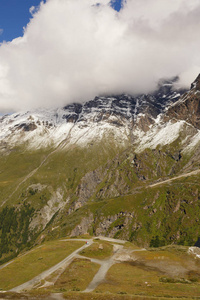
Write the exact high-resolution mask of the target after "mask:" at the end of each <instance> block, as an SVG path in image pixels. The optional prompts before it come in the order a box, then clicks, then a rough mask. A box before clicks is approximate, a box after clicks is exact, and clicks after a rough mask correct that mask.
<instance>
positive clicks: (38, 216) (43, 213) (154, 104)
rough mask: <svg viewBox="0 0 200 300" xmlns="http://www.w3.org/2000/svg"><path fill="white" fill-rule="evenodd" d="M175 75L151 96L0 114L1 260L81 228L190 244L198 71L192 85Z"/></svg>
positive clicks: (195, 222)
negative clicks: (181, 87) (180, 87)
mask: <svg viewBox="0 0 200 300" xmlns="http://www.w3.org/2000/svg"><path fill="white" fill-rule="evenodd" d="M176 80H177V78H173V79H172V80H168V81H161V82H160V83H159V86H158V89H157V91H155V92H154V93H152V94H149V95H138V96H135V97H133V96H130V95H112V96H104V97H96V98H95V99H93V100H90V101H87V102H84V103H76V104H71V105H67V106H66V107H64V108H56V109H53V108H52V109H50V110H45V109H38V110H37V111H31V112H19V113H15V114H13V115H7V116H4V117H2V118H1V119H0V151H1V156H0V190H1V194H0V202H1V210H0V251H1V254H0V255H1V263H2V262H4V261H6V260H9V259H10V258H12V257H14V256H16V255H17V254H18V253H20V252H21V251H23V250H24V249H28V248H31V247H32V246H33V245H37V244H40V243H41V242H42V241H44V240H45V241H47V240H52V239H57V238H61V237H66V236H72V237H73V236H78V235H82V234H85V233H89V234H91V235H105V236H109V237H114V238H120V239H125V240H128V241H131V242H135V243H137V244H138V245H139V246H164V245H168V244H180V245H190V246H192V245H194V244H195V243H196V242H197V240H198V238H199V236H200V232H199V215H200V202H199V177H200V173H198V170H199V151H200V147H199V141H200V134H199V129H200V128H199V114H200V110H199V100H200V77H199V76H198V77H197V79H196V80H195V81H194V83H193V84H192V86H191V89H190V90H189V91H176V90H175V88H174V87H175V85H174V83H175V82H176ZM193 171H196V172H193ZM191 172H193V173H191ZM168 179H173V180H168ZM156 183H159V184H157V185H154V184H156Z"/></svg>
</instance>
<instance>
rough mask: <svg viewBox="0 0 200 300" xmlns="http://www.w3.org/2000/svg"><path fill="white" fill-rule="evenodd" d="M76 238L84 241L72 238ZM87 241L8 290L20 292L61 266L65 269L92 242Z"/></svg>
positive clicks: (31, 286) (28, 288)
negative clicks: (47, 267) (31, 277)
mask: <svg viewBox="0 0 200 300" xmlns="http://www.w3.org/2000/svg"><path fill="white" fill-rule="evenodd" d="M77 240H78V241H84V242H86V240H82V239H73V241H77ZM67 241H70V240H67ZM87 241H88V243H87V244H85V245H83V246H82V247H80V248H78V249H77V250H75V251H74V252H72V253H71V254H70V255H69V256H67V257H66V258H65V259H63V260H62V261H61V262H59V263H58V264H56V265H55V266H53V267H51V268H50V269H48V270H46V271H44V272H43V273H41V274H39V275H37V276H36V277H34V278H33V279H31V280H29V281H27V282H25V283H23V284H21V285H19V286H17V287H15V288H13V289H11V290H9V291H10V292H22V291H24V290H30V289H31V288H33V287H34V286H35V285H36V284H37V283H39V282H40V281H41V280H44V279H45V278H46V277H48V276H49V275H51V274H52V273H54V272H55V271H57V270H58V269H61V268H62V269H65V268H66V267H67V266H68V265H69V264H70V263H71V261H72V260H73V259H74V258H75V257H76V255H77V254H78V253H79V252H80V251H82V250H83V249H85V248H87V247H89V246H90V245H91V244H92V243H93V240H92V239H90V240H87Z"/></svg>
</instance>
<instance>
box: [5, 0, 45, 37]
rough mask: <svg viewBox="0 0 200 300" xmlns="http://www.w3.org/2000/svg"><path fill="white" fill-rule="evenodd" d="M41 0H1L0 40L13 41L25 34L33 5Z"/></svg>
mask: <svg viewBox="0 0 200 300" xmlns="http://www.w3.org/2000/svg"><path fill="white" fill-rule="evenodd" d="M40 2H41V0H0V42H3V41H12V40H13V39H14V38H16V37H19V36H22V35H23V27H24V26H26V25H27V23H28V22H29V19H30V18H31V14H30V12H29V9H30V7H31V6H37V5H39V3H40Z"/></svg>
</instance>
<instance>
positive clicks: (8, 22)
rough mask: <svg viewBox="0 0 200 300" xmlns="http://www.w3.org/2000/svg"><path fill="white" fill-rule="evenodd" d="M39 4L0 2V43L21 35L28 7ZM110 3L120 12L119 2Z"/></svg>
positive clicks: (33, 1) (35, 1)
mask: <svg viewBox="0 0 200 300" xmlns="http://www.w3.org/2000/svg"><path fill="white" fill-rule="evenodd" d="M40 2H41V0H0V43H1V42H3V41H7V42H8V41H12V40H13V39H14V38H17V37H19V36H22V35H23V27H24V26H26V25H27V24H28V22H29V19H30V18H31V14H30V12H29V9H30V7H32V6H38V5H39V4H40ZM44 2H45V1H44ZM111 3H112V7H113V8H114V9H115V10H117V11H119V10H120V8H121V0H113V1H111Z"/></svg>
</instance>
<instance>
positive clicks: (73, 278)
mask: <svg viewBox="0 0 200 300" xmlns="http://www.w3.org/2000/svg"><path fill="white" fill-rule="evenodd" d="M99 267H100V265H98V264H96V263H93V262H91V261H90V260H88V259H79V258H77V259H74V260H73V262H72V263H71V264H70V265H69V267H68V268H66V269H65V271H64V272H63V273H62V274H61V275H60V277H59V278H58V279H57V281H56V282H55V284H54V287H53V291H56V292H63V291H83V290H85V289H86V288H87V286H88V285H89V283H90V282H91V281H92V279H93V277H94V276H95V274H96V273H97V271H98V270H99Z"/></svg>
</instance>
